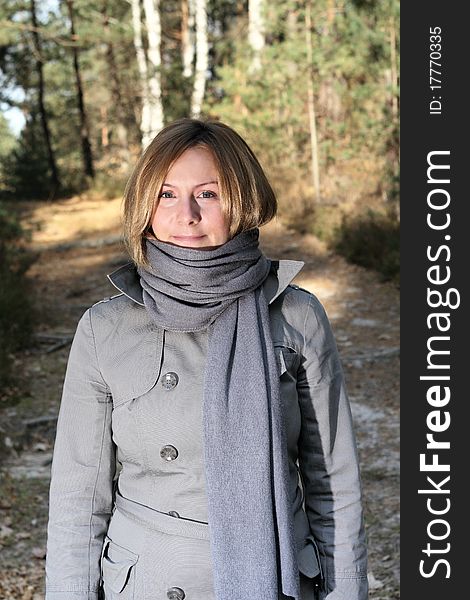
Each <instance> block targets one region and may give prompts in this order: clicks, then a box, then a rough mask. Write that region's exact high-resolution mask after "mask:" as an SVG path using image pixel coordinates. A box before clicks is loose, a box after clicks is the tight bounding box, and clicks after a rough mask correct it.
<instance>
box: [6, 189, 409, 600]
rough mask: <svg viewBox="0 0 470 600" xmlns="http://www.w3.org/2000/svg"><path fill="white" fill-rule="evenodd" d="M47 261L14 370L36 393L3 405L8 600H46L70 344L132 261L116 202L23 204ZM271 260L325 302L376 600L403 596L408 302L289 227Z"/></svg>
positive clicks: (35, 276) (278, 235)
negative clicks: (403, 321) (403, 347)
mask: <svg viewBox="0 0 470 600" xmlns="http://www.w3.org/2000/svg"><path fill="white" fill-rule="evenodd" d="M25 208H26V209H27V212H26V213H25V215H26V216H25V222H26V223H29V224H33V226H34V227H35V231H34V233H33V238H32V242H31V245H32V247H33V248H34V249H35V250H36V251H38V253H39V258H38V260H37V261H36V263H35V264H34V265H33V267H32V268H31V270H30V276H31V281H32V292H33V293H34V294H35V297H36V304H37V307H38V314H37V319H38V327H37V335H36V337H35V341H34V343H33V344H32V346H31V349H30V350H29V351H28V352H27V353H26V352H25V353H23V354H22V355H21V356H18V357H17V360H16V364H15V367H16V369H17V371H18V372H21V373H22V377H23V378H24V380H25V381H26V382H27V383H28V385H29V388H30V392H29V394H25V395H24V396H23V397H22V398H21V400H20V402H19V403H18V404H16V405H13V406H7V407H3V408H0V419H1V421H0V423H1V425H0V441H1V442H3V445H4V447H5V448H6V449H7V450H8V451H9V453H8V454H7V459H6V460H4V462H3V464H1V465H0V484H1V495H0V556H1V560H0V600H3V599H5V600H7V599H8V600H9V599H15V600H40V599H43V598H44V595H43V578H44V575H43V574H44V554H45V538H46V535H45V528H46V522H47V499H48V498H47V496H48V486H49V477H50V462H51V457H52V447H53V440H54V432H55V417H56V415H57V411H58V407H59V401H60V393H61V387H62V381H63V376H64V371H65V366H66V361H67V356H68V353H69V349H70V345H69V340H70V337H71V336H72V335H73V332H74V330H75V327H76V324H77V321H78V319H79V318H80V316H81V315H82V314H83V312H84V311H85V310H86V308H88V306H90V305H91V304H93V303H94V302H96V301H98V300H101V299H102V298H103V297H106V296H110V295H113V294H114V293H117V292H116V290H115V289H114V287H113V286H112V285H111V284H110V283H109V282H108V281H107V279H106V274H107V273H109V272H111V271H112V270H114V269H115V268H117V267H118V266H119V265H121V264H123V263H124V262H126V256H125V253H124V250H123V248H122V246H121V244H120V242H119V239H120V224H119V201H118V200H101V199H90V198H84V197H82V198H72V199H70V200H66V201H63V202H59V203H55V204H41V203H34V204H31V205H29V206H28V205H26V206H25ZM261 245H262V247H263V249H264V251H265V253H266V254H267V256H269V257H272V258H290V259H295V260H303V261H304V262H305V267H304V268H303V270H302V271H301V273H300V274H299V276H298V277H297V278H296V280H295V282H296V283H297V284H298V285H300V286H302V287H305V288H307V289H309V290H310V291H312V292H313V293H315V294H316V295H317V296H318V298H319V299H320V300H321V302H322V303H323V304H324V306H325V308H326V310H327V313H328V315H329V317H330V320H331V323H332V326H333V330H334V332H335V335H336V339H337V342H338V347H339V351H340V354H341V357H342V361H343V366H344V369H345V374H346V381H347V385H348V390H349V396H350V399H351V403H352V410H353V416H354V419H355V423H356V429H357V437H358V443H359V456H360V461H361V466H362V476H363V487H364V497H365V511H366V527H367V534H368V539H369V556H370V559H369V563H370V564H369V570H370V573H369V580H370V587H371V592H370V598H373V599H374V600H392V599H393V600H394V599H397V598H399V572H398V569H399V555H398V551H399V421H398V410H399V404H398V403H399V398H398V393H399V351H398V348H399V337H398V336H399V293H398V290H397V289H396V288H395V286H393V285H392V284H389V283H381V282H380V278H379V276H378V275H376V274H374V273H372V272H369V271H366V270H365V269H362V268H359V267H355V266H352V265H349V264H347V263H346V262H345V261H344V260H343V259H341V258H339V257H337V256H334V255H332V254H330V253H328V252H327V251H326V250H325V248H324V246H323V245H322V244H321V243H320V242H319V241H318V240H317V239H316V238H314V237H313V236H300V235H299V234H297V233H295V232H292V231H289V230H286V228H285V227H283V226H282V225H281V224H280V223H275V224H270V225H268V226H267V227H265V228H263V229H262V233H261Z"/></svg>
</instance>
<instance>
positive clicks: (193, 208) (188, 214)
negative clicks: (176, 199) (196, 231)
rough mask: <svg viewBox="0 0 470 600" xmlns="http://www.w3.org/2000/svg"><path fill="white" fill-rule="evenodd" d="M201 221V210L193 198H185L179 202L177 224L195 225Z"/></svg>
mask: <svg viewBox="0 0 470 600" xmlns="http://www.w3.org/2000/svg"><path fill="white" fill-rule="evenodd" d="M200 220H201V208H200V206H199V204H198V203H197V201H196V199H195V198H194V196H192V195H191V196H187V197H186V198H184V199H183V200H182V202H180V204H179V211H178V222H179V223H181V224H182V225H196V224H197V223H199V221H200Z"/></svg>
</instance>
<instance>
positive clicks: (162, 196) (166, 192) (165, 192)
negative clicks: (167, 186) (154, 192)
mask: <svg viewBox="0 0 470 600" xmlns="http://www.w3.org/2000/svg"><path fill="white" fill-rule="evenodd" d="M165 194H170V195H169V196H166V195H165ZM173 197H174V196H173V192H170V191H169V190H165V191H164V192H161V193H160V195H159V198H173Z"/></svg>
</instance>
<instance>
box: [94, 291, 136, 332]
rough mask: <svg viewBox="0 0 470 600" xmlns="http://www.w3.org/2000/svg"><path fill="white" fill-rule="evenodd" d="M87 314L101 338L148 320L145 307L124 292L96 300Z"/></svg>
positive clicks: (132, 328)
mask: <svg viewBox="0 0 470 600" xmlns="http://www.w3.org/2000/svg"><path fill="white" fill-rule="evenodd" d="M85 315H86V316H87V317H88V318H89V319H90V322H91V327H92V329H93V332H94V333H95V334H96V335H97V336H98V337H99V338H100V339H103V337H106V338H107V337H108V335H110V334H111V333H112V334H113V335H120V334H122V333H123V332H124V331H129V330H134V329H135V328H136V327H139V326H141V325H144V324H147V322H148V315H147V311H146V310H145V308H144V307H143V306H141V305H140V304H137V303H136V302H134V301H133V300H131V299H130V298H129V297H127V296H126V295H125V294H124V293H120V294H116V295H114V296H110V297H107V298H103V299H102V300H99V301H98V302H95V304H93V305H92V306H90V307H89V308H88V309H87V311H86V312H85ZM85 315H84V316H85Z"/></svg>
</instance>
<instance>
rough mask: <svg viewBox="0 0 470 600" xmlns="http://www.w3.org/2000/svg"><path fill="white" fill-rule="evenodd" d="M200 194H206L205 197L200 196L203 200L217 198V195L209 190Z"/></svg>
mask: <svg viewBox="0 0 470 600" xmlns="http://www.w3.org/2000/svg"><path fill="white" fill-rule="evenodd" d="M202 194H207V195H204V196H202V197H203V198H216V197H217V194H216V193H215V192H211V191H210V190H204V191H203V192H201V195H202Z"/></svg>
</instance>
